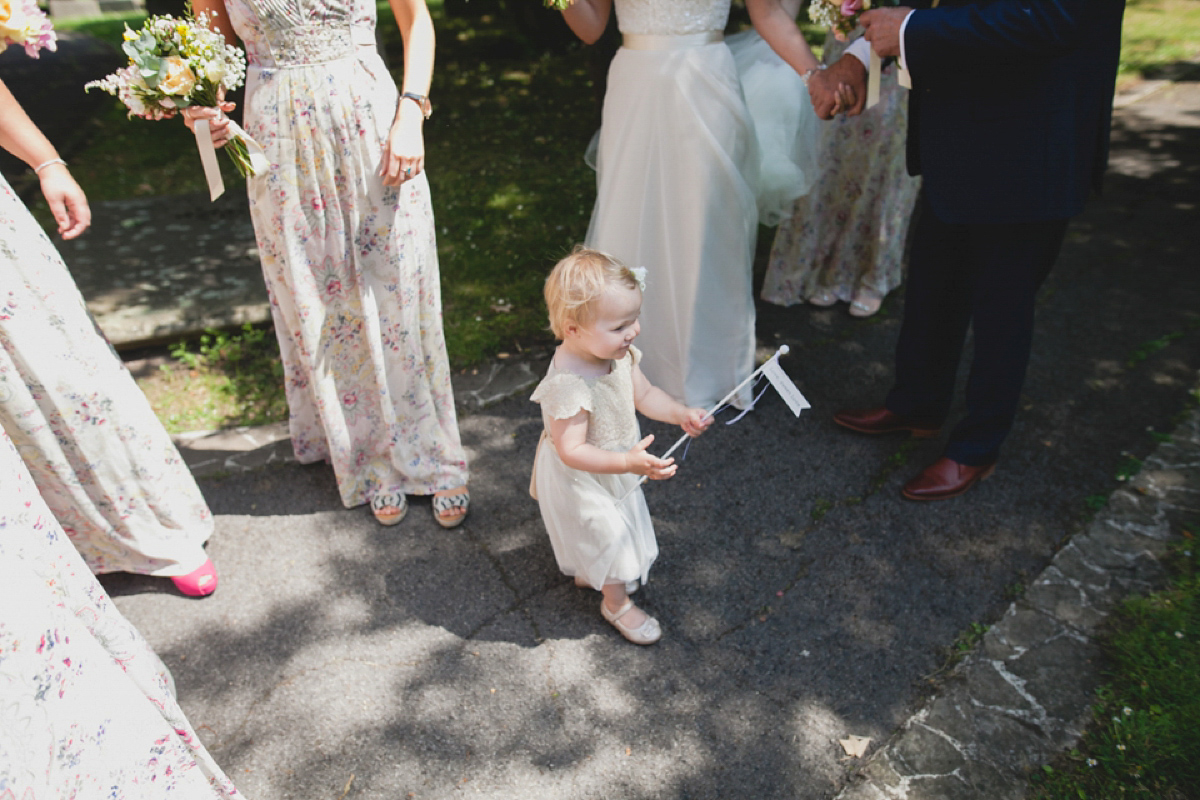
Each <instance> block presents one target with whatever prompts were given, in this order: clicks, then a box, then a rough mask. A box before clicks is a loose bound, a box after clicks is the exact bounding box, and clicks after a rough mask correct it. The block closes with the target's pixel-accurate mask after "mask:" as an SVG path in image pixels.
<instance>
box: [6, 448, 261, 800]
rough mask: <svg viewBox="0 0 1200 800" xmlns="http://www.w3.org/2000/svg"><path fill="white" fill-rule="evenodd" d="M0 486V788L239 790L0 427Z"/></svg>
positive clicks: (200, 794)
mask: <svg viewBox="0 0 1200 800" xmlns="http://www.w3.org/2000/svg"><path fill="white" fill-rule="evenodd" d="M0 486H3V487H4V491H3V492H0V797H3V798H13V800H43V798H46V799H47V800H49V799H50V798H68V797H77V798H100V797H104V798H111V799H112V800H162V798H177V800H232V798H237V797H240V796H241V795H239V794H238V791H237V789H235V788H234V786H233V784H232V783H231V782H230V781H229V779H228V778H227V777H226V776H225V775H224V773H222V772H221V769H220V767H218V766H217V765H216V764H215V763H214V762H213V760H212V757H211V756H209V754H208V751H207V750H206V749H205V748H204V745H203V744H202V743H201V742H200V740H199V738H198V737H197V736H196V731H195V730H194V729H193V728H192V726H191V724H190V723H189V722H188V720H187V718H186V717H184V715H183V711H182V710H181V709H180V708H179V705H178V703H177V702H176V701H175V691H174V686H173V684H172V681H171V674H170V673H169V672H168V671H167V668H166V667H165V666H163V663H162V661H160V660H159V658H158V656H156V655H155V654H154V651H153V650H151V649H150V645H148V644H147V643H146V641H145V639H143V638H142V637H141V635H140V634H139V633H138V632H137V630H136V629H135V628H134V627H133V626H132V625H130V624H129V622H128V620H126V619H125V617H123V616H122V615H121V613H120V612H119V611H117V609H116V608H115V607H114V606H113V604H112V601H111V600H110V599H109V597H108V595H107V594H105V592H104V589H102V588H101V587H100V584H99V583H97V582H96V579H95V578H94V577H92V575H91V574H89V572H88V569H87V566H86V565H85V564H84V562H83V560H82V559H81V558H80V555H79V553H78V552H77V551H76V550H75V549H74V548H72V547H71V545H70V543H69V542H68V540H67V538H66V536H65V535H64V534H63V530H62V528H61V527H59V525H58V523H57V522H56V521H55V519H54V516H53V515H52V514H51V513H50V509H49V508H48V507H47V506H46V504H45V502H43V500H42V498H41V496H40V495H39V494H38V491H37V488H36V486H35V485H34V483H33V480H32V479H31V478H30V476H29V472H28V471H26V469H25V465H24V464H23V463H22V462H21V458H20V457H19V456H18V455H17V453H16V450H14V449H13V445H12V443H11V442H10V441H9V439H8V437H7V436H5V435H4V433H3V432H2V431H0Z"/></svg>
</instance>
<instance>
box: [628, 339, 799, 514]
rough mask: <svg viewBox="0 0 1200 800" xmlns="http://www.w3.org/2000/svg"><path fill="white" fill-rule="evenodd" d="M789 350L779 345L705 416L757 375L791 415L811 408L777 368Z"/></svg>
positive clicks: (666, 455)
mask: <svg viewBox="0 0 1200 800" xmlns="http://www.w3.org/2000/svg"><path fill="white" fill-rule="evenodd" d="M790 350H791V348H790V347H788V346H787V345H786V344H785V345H780V346H779V349H778V350H776V351H775V355H773V356H771V357H770V358H769V359H767V362H766V363H765V364H763V365H762V366H761V367H759V368H758V369H756V370H754V372H752V373H751V374H750V377H748V378H746V380H744V381H742V382H741V383H739V384H738V385H737V386H735V387H734V389H733V391H731V392H730V393H729V394H727V395H725V396H724V397H723V398H721V401H720V402H719V403H717V404H716V405H715V406H713V407H712V408H711V409H710V410H709V412H708V414H707V416H710V417H711V416H713V415H714V414H716V413H717V412H718V411H720V410H721V408H722V407H723V406H724V405H725V404H726V403H728V402H729V401H730V400H732V399H733V398H734V397H736V396H737V393H738V392H740V391H741V390H742V388H743V387H745V386H746V385H747V384H749V383H751V382H752V381H754V379H755V378H757V377H758V376H759V375H765V376H766V378H767V380H768V381H770V382H771V385H772V386H774V387H775V391H777V392H779V396H780V397H782V398H783V402H785V403H787V406H788V408H790V409H791V410H792V413H793V414H795V415H796V416H797V417H798V416H800V412H801V411H803V410H804V409H806V408H812V406H811V405H809V402H808V401H807V400H805V399H804V395H802V394H800V390H799V389H797V388H796V384H794V383H792V379H791V378H789V377H788V376H787V373H786V372H784V371H783V367H781V366H779V357H780V356H783V355H787V354H788V352H789V351H790ZM751 408H753V406H751ZM748 410H749V409H747V411H748ZM745 413H746V412H745V411H743V412H742V414H745ZM738 419H741V414H739V415H738V417H737V418H736V419H733V420H731V422H737V420H738ZM689 438H690V437H689V436H688V435H687V434H686V433H685V434H684V435H683V436H681V437H679V441H677V442H675V444H673V445H671V449H670V450H668V451H667V452H665V453H663V454H662V458H667V457H668V456H670V455H671V453H674V452H675V451H676V450H678V449H679V446H680V445H682V444H683V443H684V442H686V441H687V440H688V439H689ZM645 482H646V477H645V476H644V475H643V476H642V478H641V480H639V481H638V482H637V483H635V484H634V485H633V486H631V487H629V491H627V492H625V494H623V495H621V499H620V500H618V501H617V502H619V503H624V502H625V500H626V498H628V497H629V495H631V494H633V492H634V490H635V489H637V487H639V486H641V485H642V484H643V483H645Z"/></svg>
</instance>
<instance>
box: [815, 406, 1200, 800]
mask: <svg viewBox="0 0 1200 800" xmlns="http://www.w3.org/2000/svg"><path fill="white" fill-rule="evenodd" d="M1197 514H1200V410H1193V411H1191V412H1190V413H1189V415H1188V418H1187V420H1186V421H1185V422H1183V423H1182V424H1181V425H1179V427H1178V428H1177V429H1176V431H1175V433H1174V434H1173V435H1172V437H1171V439H1170V440H1169V441H1167V442H1163V443H1162V444H1160V445H1159V446H1158V447H1157V448H1156V449H1155V451H1154V453H1153V454H1152V455H1151V456H1150V457H1149V458H1147V459H1146V461H1145V463H1144V464H1143V467H1142V470H1141V471H1140V472H1139V474H1138V475H1137V477H1136V478H1134V480H1133V481H1131V482H1130V484H1129V485H1127V486H1125V487H1122V488H1121V489H1119V490H1117V491H1116V492H1114V493H1113V494H1112V496H1111V497H1110V498H1109V502H1108V504H1107V505H1106V506H1105V508H1104V509H1103V510H1102V511H1101V512H1100V514H1098V515H1097V517H1096V518H1095V519H1094V520H1093V521H1092V523H1091V524H1090V525H1089V527H1088V528H1087V529H1086V530H1085V531H1083V532H1081V533H1079V534H1076V535H1075V536H1073V537H1072V538H1071V540H1070V541H1069V542H1068V543H1067V544H1066V546H1064V547H1063V548H1062V549H1061V550H1060V551H1059V552H1058V553H1057V554H1056V555H1055V557H1054V558H1053V560H1052V561H1051V563H1050V565H1049V566H1048V567H1047V568H1046V569H1045V571H1043V572H1042V574H1041V575H1040V576H1039V577H1038V578H1037V580H1035V581H1034V582H1033V584H1032V585H1031V586H1030V587H1029V588H1028V590H1027V591H1026V593H1025V595H1024V596H1023V597H1022V598H1021V599H1020V600H1017V601H1015V602H1013V603H1012V604H1011V605H1010V606H1009V607H1008V610H1007V611H1006V612H1005V614H1004V616H1003V617H1002V619H1001V620H1000V622H998V623H997V624H996V625H994V626H992V628H991V629H990V630H989V631H988V632H987V634H985V636H984V637H983V640H982V642H981V643H980V646H979V647H978V648H977V649H976V650H975V651H973V652H972V653H971V654H970V655H969V656H968V657H967V658H966V659H964V660H963V661H962V662H961V663H960V664H958V665H957V666H956V667H955V669H954V670H953V671H952V672H951V673H950V675H949V677H948V678H947V679H946V680H945V683H944V685H943V687H942V689H941V690H940V691H939V693H938V694H937V695H935V696H934V697H933V698H931V699H930V700H929V701H928V702H927V703H926V705H925V706H924V707H923V708H922V709H921V710H920V711H918V712H917V713H916V714H915V715H914V716H913V717H912V718H910V719H909V720H908V721H907V722H906V723H905V724H904V725H903V726H901V728H900V730H899V731H898V732H897V733H896V734H895V735H894V736H893V737H892V738H891V739H890V740H889V741H888V742H887V743H886V744H884V746H883V747H881V748H880V749H879V750H878V751H877V752H876V753H875V754H873V755H872V756H871V757H870V759H869V760H868V761H867V763H866V764H865V765H864V766H863V767H862V768H861V769H860V770H859V771H858V772H857V773H856V775H855V776H854V777H852V778H851V782H850V784H849V785H848V786H847V787H846V788H845V789H843V791H842V792H841V793H840V794H839V795H838V796H837V800H934V799H935V798H937V799H938V800H946V799H948V798H963V799H964V800H965V799H966V798H987V800H1007V799H1008V798H1011V799H1012V800H1020V798H1024V797H1025V795H1026V792H1027V789H1028V778H1029V775H1030V773H1031V772H1032V771H1033V770H1035V769H1038V768H1040V766H1041V765H1042V764H1045V763H1047V762H1048V761H1050V760H1051V759H1052V758H1054V756H1055V755H1057V754H1058V753H1059V752H1061V751H1062V750H1064V749H1066V748H1069V747H1071V746H1073V745H1075V744H1076V743H1077V742H1078V741H1079V738H1080V736H1081V735H1082V733H1083V729H1084V727H1085V726H1086V725H1087V723H1088V721H1089V719H1090V716H1091V704H1092V702H1093V701H1094V699H1095V690H1096V688H1097V687H1098V686H1099V684H1100V680H1101V676H1100V664H1099V658H1098V656H1100V647H1099V643H1098V635H1099V628H1100V626H1101V624H1102V623H1103V622H1104V620H1105V618H1106V617H1107V616H1108V614H1109V613H1111V612H1112V611H1113V610H1114V609H1115V608H1116V606H1117V604H1118V603H1119V602H1120V601H1121V600H1122V599H1123V598H1124V597H1126V596H1127V595H1129V594H1130V593H1133V592H1147V591H1151V590H1153V589H1156V588H1158V587H1160V586H1162V585H1163V583H1164V582H1165V579H1166V572H1165V570H1164V568H1163V566H1162V563H1161V559H1162V558H1163V556H1164V555H1165V554H1166V553H1167V548H1168V544H1169V542H1170V540H1171V539H1172V537H1173V536H1174V535H1175V534H1174V533H1173V531H1174V530H1176V529H1177V526H1178V525H1179V524H1181V523H1183V522H1184V521H1186V519H1187V518H1189V517H1190V518H1193V519H1194V518H1195V516H1196V515H1197Z"/></svg>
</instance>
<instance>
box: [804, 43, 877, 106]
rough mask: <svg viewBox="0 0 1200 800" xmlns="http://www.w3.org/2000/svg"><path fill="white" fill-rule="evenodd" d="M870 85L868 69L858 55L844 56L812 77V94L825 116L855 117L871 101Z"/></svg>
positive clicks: (810, 80) (813, 100) (809, 83)
mask: <svg viewBox="0 0 1200 800" xmlns="http://www.w3.org/2000/svg"><path fill="white" fill-rule="evenodd" d="M866 84H867V68H866V67H864V66H863V65H862V62H861V61H859V60H858V59H857V58H855V57H854V56H847V55H844V56H842V57H841V58H839V59H838V60H837V61H835V62H834V63H833V64H831V65H830V66H829V68H828V69H823V70H818V71H816V72H814V73H813V74H812V75H811V76H810V77H809V79H808V95H809V98H810V99H811V100H812V104H813V110H814V111H816V112H817V116H818V117H820V118H821V119H833V118H834V117H836V116H837V115H838V114H847V115H849V116H855V115H856V114H861V113H862V110H863V105H864V104H865V103H866V101H867V90H866Z"/></svg>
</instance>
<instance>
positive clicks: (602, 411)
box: [531, 347, 642, 452]
mask: <svg viewBox="0 0 1200 800" xmlns="http://www.w3.org/2000/svg"><path fill="white" fill-rule="evenodd" d="M641 357H642V354H641V352H640V351H638V350H637V348H632V347H631V348H630V350H629V355H627V356H625V357H624V358H622V359H621V360H620V361H614V362H613V366H612V371H611V372H609V373H608V374H607V375H602V376H600V377H599V378H581V377H580V376H578V375H576V374H574V373H573V372H566V371H564V370H560V369H559V368H558V367H557V366H555V364H554V362H553V361H551V362H550V369H549V370H547V372H546V377H545V378H543V379H542V382H541V383H539V384H538V387H537V389H535V390H534V392H533V397H532V398H531V399H532V400H533V402H535V403H540V404H541V406H542V416H543V418H545V419H547V420H548V419H570V418H571V417H573V416H575V415H576V414H578V413H579V412H580V410H583V411H587V412H588V413H589V414H590V415H591V417H590V419H589V420H588V434H587V442H588V444H590V445H594V446H595V447H599V448H600V449H602V450H613V451H616V452H623V451H625V450H628V449H629V448H631V447H633V446H634V445H635V444H637V442H638V440H639V439H641V433H640V432H639V430H638V422H637V413H636V410H635V409H634V406H633V365H634V364H636V363H637V362H638V361H639V360H640V359H641Z"/></svg>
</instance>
